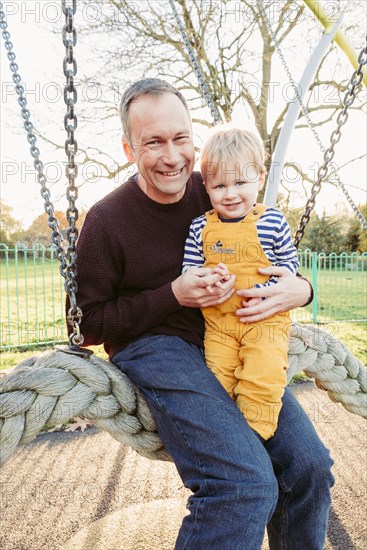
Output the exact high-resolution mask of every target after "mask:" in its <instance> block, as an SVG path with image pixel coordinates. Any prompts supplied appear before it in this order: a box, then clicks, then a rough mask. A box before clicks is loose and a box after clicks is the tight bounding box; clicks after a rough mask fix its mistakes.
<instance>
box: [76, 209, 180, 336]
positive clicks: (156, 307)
mask: <svg viewBox="0 0 367 550" xmlns="http://www.w3.org/2000/svg"><path fill="white" fill-rule="evenodd" d="M112 241H113V239H112V238H111V236H109V235H107V234H106V231H105V229H104V226H103V224H102V223H101V222H100V220H99V218H98V216H97V215H96V214H95V213H89V214H88V215H87V217H86V220H85V222H84V225H83V228H82V231H81V234H80V237H79V240H78V247H77V254H78V256H77V266H78V274H77V283H78V291H77V303H78V305H79V307H81V309H82V311H83V320H82V323H81V332H82V334H83V336H84V339H85V345H87V346H88V345H93V344H94V345H97V344H101V343H105V342H109V343H110V344H114V343H118V342H119V341H120V340H121V336H122V335H123V336H124V339H129V338H135V337H138V336H140V335H141V334H143V333H146V332H149V329H151V328H152V327H154V326H156V325H158V324H159V323H160V322H161V321H162V320H163V319H164V318H165V317H166V316H167V315H168V314H170V313H172V312H175V311H178V310H180V309H182V306H181V305H180V304H179V303H178V302H177V300H176V298H175V296H174V294H173V291H172V287H171V282H168V283H166V284H164V285H163V286H161V287H159V288H156V289H148V290H141V291H139V292H138V293H136V292H135V293H134V294H133V295H131V296H128V295H124V296H122V295H120V293H119V282H120V280H121V278H122V275H123V273H124V257H123V251H117V250H116V247H115V245H114V243H113V242H112Z"/></svg>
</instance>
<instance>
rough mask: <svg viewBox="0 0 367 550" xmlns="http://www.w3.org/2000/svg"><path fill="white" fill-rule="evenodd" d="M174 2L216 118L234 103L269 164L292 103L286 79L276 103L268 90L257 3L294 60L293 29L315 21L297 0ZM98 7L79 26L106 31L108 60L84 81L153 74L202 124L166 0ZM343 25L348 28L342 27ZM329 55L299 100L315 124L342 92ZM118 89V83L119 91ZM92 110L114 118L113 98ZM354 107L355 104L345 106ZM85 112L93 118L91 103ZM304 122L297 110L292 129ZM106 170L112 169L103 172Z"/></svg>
mask: <svg viewBox="0 0 367 550" xmlns="http://www.w3.org/2000/svg"><path fill="white" fill-rule="evenodd" d="M175 4H176V5H177V8H178V11H179V12H180V16H181V17H182V21H183V25H184V28H185V31H186V34H187V36H188V39H189V42H190V44H191V47H192V49H193V51H194V52H195V55H196V58H197V60H198V64H199V66H200V70H201V72H202V74H203V76H204V79H205V81H206V83H207V86H208V88H209V90H210V92H211V96H212V99H213V103H214V105H215V107H216V109H217V111H218V113H219V115H220V118H221V119H222V120H223V121H229V120H230V119H231V117H232V115H233V113H234V111H235V109H236V108H237V107H238V108H244V109H245V110H247V112H249V113H251V116H252V118H253V121H254V124H255V125H256V128H257V130H258V131H259V134H260V136H261V137H262V139H263V141H264V143H265V146H266V150H267V153H268V160H267V167H269V165H270V161H271V157H272V154H273V152H274V149H275V146H276V143H277V140H278V137H279V133H280V130H281V127H282V124H283V122H284V117H285V115H286V112H287V108H288V105H287V102H288V101H290V100H292V89H291V87H290V85H289V83H288V84H286V86H284V87H283V89H282V96H283V97H282V98H281V100H282V101H281V103H282V105H281V106H280V107H279V102H276V101H275V95H276V91H279V89H280V88H279V87H280V86H281V84H282V82H281V80H280V79H279V74H278V73H277V71H278V68H277V65H276V63H275V61H276V59H277V57H276V55H275V54H276V48H275V45H274V43H273V40H272V37H271V34H270V30H269V27H268V25H267V21H266V18H265V17H264V14H263V11H262V7H261V6H262V4H263V5H264V7H265V11H266V13H267V14H268V16H269V18H270V19H271V24H272V28H273V30H274V32H275V35H276V37H277V41H278V42H279V44H280V45H281V47H282V48H283V49H285V48H287V54H290V55H291V57H293V59H294V58H295V59H297V60H298V59H299V57H300V56H301V57H302V61H304V60H305V59H307V57H308V56H309V55H308V54H307V53H306V55H305V56H303V52H302V51H301V52H300V51H299V36H300V33H303V36H304V35H305V34H306V33H307V34H310V35H316V33H318V32H319V23H318V22H315V20H314V17H313V16H312V15H311V13H309V12H308V11H307V10H306V8H305V5H304V4H303V3H302V2H296V1H294V0H286V1H283V2H280V3H278V2H269V1H268V2H266V1H264V2H260V1H259V0H251V1H246V0H241V1H238V2H233V1H232V0H220V1H219V0H203V1H202V0H177V1H176V2H175ZM334 7H335V9H336V6H334ZM343 7H346V8H347V7H348V6H346V5H344V6H343ZM100 9H101V13H100V16H99V17H98V21H97V22H96V23H95V24H89V25H87V26H86V27H85V31H86V32H89V33H91V34H92V37H93V41H94V43H96V36H98V34H104V35H106V34H107V33H108V36H109V41H110V48H109V52H108V59H107V58H106V57H105V58H104V59H103V61H104V65H103V67H102V68H100V67H98V69H97V70H98V73H96V75H94V76H91V77H89V82H95V83H96V84H98V86H101V87H102V88H103V87H104V88H105V89H106V88H108V87H109V86H111V85H112V83H111V81H110V78H111V75H119V74H122V75H124V77H125V82H123V83H122V85H123V86H125V84H126V85H128V84H129V81H131V80H134V79H136V78H137V77H141V76H143V75H145V76H160V77H162V78H165V79H167V80H169V81H170V82H172V83H173V84H175V85H176V86H177V87H178V88H179V89H181V90H182V91H183V92H184V93H185V96H186V97H187V98H188V100H189V104H190V108H191V111H192V112H193V113H194V118H193V120H194V122H195V123H196V124H200V125H201V126H210V125H211V121H208V111H207V109H203V107H204V103H203V100H202V91H201V89H200V85H199V83H198V80H197V78H196V75H195V74H194V71H193V68H192V64H191V61H190V58H189V54H188V53H187V51H186V49H185V47H184V44H183V41H182V38H181V36H180V33H179V29H178V27H177V23H176V21H175V19H174V16H173V14H172V12H171V10H170V6H169V3H168V2H161V1H157V0H155V1H154V0H149V1H148V0H139V2H131V0H118V1H117V0H109V1H107V2H104V3H102V6H101V8H100ZM355 10H357V11H358V10H363V3H361V2H354V3H353V11H354V12H355ZM350 30H351V29H350V28H348V29H346V32H348V31H350ZM305 44H306V45H307V42H305ZM93 51H94V50H93ZM334 54H335V48H332V49H331V51H330V52H329V53H328V55H327V56H326V58H324V61H323V62H322V63H321V65H320V67H319V70H318V72H317V75H316V78H315V81H314V82H313V84H312V86H311V88H310V92H309V96H308V98H307V100H306V103H307V105H308V110H309V112H310V114H311V116H312V118H313V120H314V124H315V126H322V125H324V124H326V123H327V122H329V121H331V120H332V119H333V118H334V117H335V114H336V112H337V111H338V110H339V108H340V107H341V98H342V95H343V92H345V90H346V85H347V81H346V80H345V79H344V80H343V78H342V77H341V75H340V71H338V70H337V69H338V67H337V65H338V63H337V62H336V61H335V62H334V68H333V70H334V74H333V76H332V77H331V76H330V65H329V67H327V63H326V59H327V58H329V56H331V57H332V56H333V55H334ZM336 58H337V56H335V59H336ZM297 78H298V77H297ZM297 78H296V79H297ZM103 83H104V84H103ZM114 84H115V85H116V82H115V83H114ZM122 91H123V90H122V89H121V86H120V89H119V95H121V92H122ZM278 95H279V94H278ZM106 97H107V96H106ZM328 98H329V99H328ZM114 99H116V97H115V98H114ZM357 103H358V102H357ZM100 107H101V108H102V110H103V113H100V116H101V117H103V118H104V119H106V118H108V117H109V116H112V115H113V116H115V114H116V107H115V104H114V102H110V103H108V102H107V104H106V102H100ZM360 107H361V105H357V104H356V105H354V106H353V107H352V109H355V108H360ZM93 110H94V115H95V116H96V115H97V116H98V110H97V111H96V107H95V105H93ZM305 126H306V124H305V120H304V116H303V115H301V116H300V119H299V124H298V128H304V127H305ZM289 166H290V167H291V169H292V170H294V171H295V172H296V173H297V174H298V175H299V176H300V178H299V179H300V181H301V183H303V182H312V181H313V176H314V174H313V173H311V172H310V169H309V168H307V167H305V166H301V164H300V162H297V163H295V162H290V163H289ZM107 173H108V170H107ZM112 174H115V170H112V171H111V172H110V175H112ZM330 181H331V182H332V177H331V178H330ZM334 183H335V182H334Z"/></svg>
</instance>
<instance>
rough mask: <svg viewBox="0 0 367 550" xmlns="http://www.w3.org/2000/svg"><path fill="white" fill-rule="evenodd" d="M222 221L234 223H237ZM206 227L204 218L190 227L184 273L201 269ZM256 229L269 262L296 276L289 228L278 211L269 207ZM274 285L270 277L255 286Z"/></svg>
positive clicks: (203, 216) (296, 266)
mask: <svg viewBox="0 0 367 550" xmlns="http://www.w3.org/2000/svg"><path fill="white" fill-rule="evenodd" d="M222 221H224V222H228V223H233V222H234V223H235V222H237V221H240V220H222ZM206 223H207V220H206V217H205V214H204V215H202V216H199V217H198V218H195V219H194V220H193V221H192V223H191V226H190V230H189V235H188V237H187V239H186V243H185V251H184V259H183V269H182V271H183V272H185V271H187V270H188V269H191V268H192V267H202V266H203V265H204V262H205V257H204V252H203V239H202V232H203V229H204V227H205V225H206ZM256 228H257V233H258V237H259V241H260V244H261V246H262V248H263V250H264V252H265V255H266V256H267V258H268V259H269V261H270V262H271V263H272V264H273V265H276V266H278V267H286V268H288V269H289V270H290V271H291V273H294V274H296V273H297V271H298V268H299V262H298V258H297V250H296V248H295V246H294V245H293V242H292V237H291V231H290V227H289V224H288V222H287V220H286V219H285V216H284V214H283V212H281V211H280V210H278V209H277V208H271V207H269V208H268V209H267V210H266V211H265V212H264V214H263V215H262V216H261V217H260V218H259V219H258V220H257V222H256ZM277 281H278V278H277V277H271V278H270V279H269V280H268V281H267V282H266V283H264V284H262V285H260V284H259V285H256V286H257V287H264V286H269V285H271V284H274V283H276V282H277Z"/></svg>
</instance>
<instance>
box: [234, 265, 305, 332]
mask: <svg viewBox="0 0 367 550" xmlns="http://www.w3.org/2000/svg"><path fill="white" fill-rule="evenodd" d="M259 272H260V273H263V274H264V275H268V276H271V275H275V276H277V277H279V279H278V283H277V284H276V285H272V286H268V287H266V288H249V289H248V290H238V291H237V294H238V296H241V297H243V298H247V299H248V301H245V300H244V301H243V302H242V304H243V307H242V308H241V309H238V310H237V312H236V315H238V317H239V318H240V321H242V322H243V323H254V322H257V321H261V320H263V319H267V318H268V317H271V316H272V315H276V314H277V313H283V312H284V311H289V310H291V309H294V308H296V307H302V306H305V305H307V304H309V303H310V301H312V294H313V292H312V286H311V284H310V283H309V282H308V281H307V279H304V278H303V277H300V276H297V275H293V274H292V273H291V272H290V271H289V269H287V268H286V267H275V266H269V267H264V268H262V269H259ZM259 298H267V299H266V300H262V301H261V302H259Z"/></svg>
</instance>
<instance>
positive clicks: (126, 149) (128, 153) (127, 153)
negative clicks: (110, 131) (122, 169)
mask: <svg viewBox="0 0 367 550" xmlns="http://www.w3.org/2000/svg"><path fill="white" fill-rule="evenodd" d="M122 147H123V149H124V153H125V157H126V158H127V160H128V161H129V162H135V157H134V153H133V151H132V149H131V146H130V145H129V143H128V142H127V141H126V138H125V137H124V136H122Z"/></svg>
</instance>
